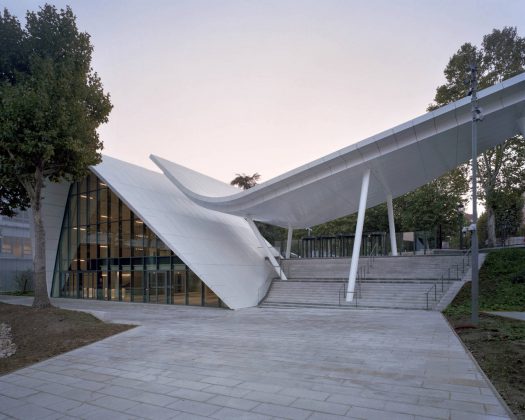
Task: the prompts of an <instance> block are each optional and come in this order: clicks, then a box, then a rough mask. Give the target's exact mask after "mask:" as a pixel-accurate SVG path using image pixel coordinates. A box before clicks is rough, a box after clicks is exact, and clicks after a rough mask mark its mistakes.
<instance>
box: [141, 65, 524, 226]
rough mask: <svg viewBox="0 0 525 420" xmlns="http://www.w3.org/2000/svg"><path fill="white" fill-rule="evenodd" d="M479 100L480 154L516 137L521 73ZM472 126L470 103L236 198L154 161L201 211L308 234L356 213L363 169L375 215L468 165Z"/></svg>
mask: <svg viewBox="0 0 525 420" xmlns="http://www.w3.org/2000/svg"><path fill="white" fill-rule="evenodd" d="M478 98H479V105H480V106H481V107H482V109H483V114H484V116H485V119H484V121H483V122H482V123H480V124H479V125H478V127H479V129H478V152H479V153H481V152H483V151H484V150H486V149H488V148H490V147H493V146H495V145H496V144H498V143H502V142H503V141H504V140H505V139H507V138H509V137H511V136H513V135H515V134H517V133H518V132H519V131H518V124H517V121H518V119H520V118H523V117H524V116H525V73H523V74H520V75H518V76H516V77H514V78H512V79H509V80H506V81H505V82H503V83H500V84H498V85H495V86H492V87H490V88H488V89H485V90H483V91H480V92H479V93H478ZM378 117H380V114H379V113H378ZM471 118H472V117H471V105H470V98H464V99H461V100H459V101H457V102H454V103H452V104H449V105H447V106H444V107H442V108H439V109H438V110H435V111H432V112H428V113H426V114H424V115H422V116H420V117H418V118H415V119H413V120H411V121H408V122H406V123H404V124H401V125H398V126H397V127H394V128H392V129H390V130H387V131H384V132H382V133H380V134H377V135H375V136H372V137H370V138H368V139H365V140H363V141H361V142H359V143H356V144H352V145H350V146H348V147H345V148H343V149H341V150H338V151H336V152H334V153H331V154H329V155H327V156H325V157H322V158H320V159H317V160H315V161H313V162H311V163H309V164H306V165H303V166H301V167H299V168H297V169H294V170H292V171H289V172H287V173H285V174H283V175H281V176H278V177H276V178H274V179H272V180H269V181H267V182H264V183H262V184H259V185H257V186H255V187H253V188H251V189H249V190H247V191H240V192H239V190H238V189H236V188H233V187H231V186H229V185H227V184H224V183H222V182H220V181H218V180H216V179H213V178H210V177H208V176H206V175H203V174H200V173H198V172H195V171H193V170H191V169H188V168H185V167H183V166H181V165H179V164H176V163H173V162H170V161H167V160H165V159H162V158H160V157H157V156H151V159H152V160H153V161H154V162H155V163H156V164H157V165H158V166H159V168H161V170H162V171H163V172H164V174H165V175H166V176H167V177H168V178H169V179H170V180H171V181H172V182H173V183H174V184H175V185H176V186H177V187H178V188H179V189H180V190H181V191H182V192H183V193H184V194H185V195H186V196H187V197H188V198H190V199H191V200H192V201H193V202H194V203H196V204H198V205H199V206H201V207H204V208H207V209H210V210H216V211H220V212H223V213H229V214H232V215H238V216H243V217H246V216H249V217H252V218H253V219H255V220H260V221H264V222H268V223H272V224H275V225H279V226H284V227H286V226H292V227H294V228H301V227H309V226H314V225H317V224H320V223H323V222H326V221H329V220H333V219H336V218H338V217H341V216H345V215H348V214H351V213H354V212H356V211H357V209H358V203H359V194H360V188H361V179H362V176H363V173H364V172H365V171H366V170H367V169H371V178H370V186H369V192H368V201H367V207H373V206H375V205H377V204H380V203H382V202H384V201H385V196H386V194H391V195H392V196H393V197H394V198H395V197H399V196H401V195H403V194H405V193H407V192H410V191H412V190H414V189H416V188H418V187H420V186H422V185H424V184H426V183H428V182H429V181H431V180H433V179H435V178H437V177H439V176H441V175H443V174H444V173H446V172H447V171H449V170H451V169H453V168H455V167H457V166H458V165H459V164H461V163H464V162H466V161H468V160H469V158H470V156H471Z"/></svg>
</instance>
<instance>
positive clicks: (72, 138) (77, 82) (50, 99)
mask: <svg viewBox="0 0 525 420" xmlns="http://www.w3.org/2000/svg"><path fill="white" fill-rule="evenodd" d="M0 39H1V40H2V42H1V43H0V212H1V213H2V214H5V215H12V214H13V213H14V212H15V210H16V209H17V208H27V207H29V206H31V208H32V213H33V221H34V225H35V237H36V246H35V261H34V265H35V303H34V304H35V306H47V305H48V304H49V300H48V297H47V288H46V287H45V274H44V271H45V255H44V249H45V248H44V247H45V232H44V231H43V225H42V216H41V205H42V198H43V197H44V194H43V189H44V187H45V182H46V180H48V181H51V182H58V181H60V180H64V179H66V180H74V179H79V178H80V177H82V176H83V175H85V174H86V172H87V169H88V166H89V165H95V164H97V163H99V162H100V160H101V155H100V150H101V149H102V142H101V141H100V139H99V136H98V133H97V131H96V129H97V127H98V126H99V125H100V124H102V123H105V122H107V120H108V115H109V113H110V111H111V108H112V105H111V102H110V98H109V94H106V93H104V91H103V88H102V83H101V80H100V78H99V77H98V75H97V74H96V73H95V72H94V71H93V69H92V68H91V56H92V52H93V46H92V45H91V43H90V37H89V35H88V34H87V33H85V32H80V31H79V30H78V28H77V25H76V18H75V15H74V14H73V11H72V10H71V8H70V7H67V8H66V9H61V10H57V9H56V8H55V7H54V6H51V5H49V4H46V5H44V6H43V7H42V8H40V9H39V10H38V11H37V12H27V15H26V24H25V27H24V28H23V27H22V26H21V24H20V22H19V20H18V19H17V18H16V17H14V16H12V15H11V14H10V13H9V11H8V10H7V9H4V11H3V13H1V12H0Z"/></svg>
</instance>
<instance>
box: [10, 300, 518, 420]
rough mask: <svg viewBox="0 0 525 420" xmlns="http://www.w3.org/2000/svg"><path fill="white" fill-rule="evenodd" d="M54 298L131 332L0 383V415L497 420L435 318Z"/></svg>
mask: <svg viewBox="0 0 525 420" xmlns="http://www.w3.org/2000/svg"><path fill="white" fill-rule="evenodd" d="M0 300H1V301H11V302H13V303H15V302H17V303H23V302H28V300H25V301H24V299H15V298H8V297H2V298H1V299H0ZM53 302H54V304H55V305H57V306H60V307H63V308H67V309H79V310H87V311H91V312H92V313H95V314H96V315H97V316H99V317H100V318H102V319H104V320H107V321H111V322H122V323H133V324H137V325H139V326H138V327H137V328H134V329H132V330H129V331H126V332H124V333H122V334H119V335H117V336H113V337H110V338H108V339H105V340H103V341H100V342H98V343H95V344H92V345H89V346H86V347H83V348H80V349H77V350H74V351H72V352H69V353H66V354H63V355H61V356H58V357H55V358H53V359H50V360H47V361H45V362H41V363H38V364H36V365H33V366H31V367H28V368H25V369H21V370H19V371H17V372H15V373H12V374H9V375H5V376H2V377H0V413H1V414H0V418H11V417H14V418H20V419H66V418H86V419H98V420H100V419H112V420H114V419H121V418H122V419H135V418H148V419H155V420H162V419H171V418H175V419H205V418H207V419H209V418H212V419H228V420H229V419H271V418H287V419H309V420H314V419H326V420H331V419H348V418H358V419H389V420H392V419H424V418H439V419H488V418H508V417H507V413H506V411H505V409H504V407H503V406H502V404H501V403H500V402H499V399H498V398H497V396H496V395H495V394H494V392H493V391H492V389H491V387H490V385H489V384H488V382H487V381H486V379H485V378H484V376H483V375H482V374H481V372H480V371H479V369H478V368H477V366H476V365H475V363H474V362H473V361H472V360H471V358H470V356H469V355H468V354H467V353H466V352H465V350H464V349H463V346H462V345H461V343H460V342H459V340H458V338H457V337H456V336H455V334H454V333H453V331H452V330H451V329H450V327H449V326H448V324H447V322H446V321H445V319H444V318H443V316H442V315H441V314H440V313H439V312H427V311H400V310H374V311H370V310H323V309H293V310H292V309H274V308H265V309H260V308H251V309H245V310H239V311H229V310H224V309H212V308H199V307H177V306H168V305H147V304H130V303H118V302H99V301H93V302H90V301H85V300H84V301H83V300H67V299H60V300H56V299H55V300H54V301H53Z"/></svg>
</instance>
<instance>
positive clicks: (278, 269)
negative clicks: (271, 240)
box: [246, 217, 287, 280]
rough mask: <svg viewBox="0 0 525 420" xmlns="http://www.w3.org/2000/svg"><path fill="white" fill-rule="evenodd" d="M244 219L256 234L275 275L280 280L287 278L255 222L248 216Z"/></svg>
mask: <svg viewBox="0 0 525 420" xmlns="http://www.w3.org/2000/svg"><path fill="white" fill-rule="evenodd" d="M246 221H247V222H248V224H249V225H250V227H251V228H252V231H253V233H254V235H255V236H256V238H257V240H258V241H259V245H261V247H262V249H263V250H264V251H265V252H266V256H267V257H268V260H269V261H270V264H271V265H272V267H273V268H274V270H275V272H276V273H277V276H278V277H279V278H280V279H281V280H287V278H286V276H285V275H284V272H283V271H282V270H281V267H280V265H279V263H278V262H277V260H276V259H275V257H274V256H273V254H272V251H271V250H270V247H269V246H268V244H267V243H266V239H264V238H263V236H262V235H261V232H259V229H257V226H255V223H253V220H252V219H251V218H250V217H247V218H246Z"/></svg>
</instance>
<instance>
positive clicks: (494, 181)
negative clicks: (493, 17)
mask: <svg viewBox="0 0 525 420" xmlns="http://www.w3.org/2000/svg"><path fill="white" fill-rule="evenodd" d="M470 64H476V65H477V66H478V76H479V82H478V86H479V88H480V89H483V88H486V87H488V86H492V85H493V84H495V83H499V82H502V81H503V80H505V79H508V78H510V77H512V76H515V75H517V74H519V73H521V72H523V71H524V70H525V38H522V37H519V36H518V33H517V29H516V28H515V27H505V28H503V29H502V30H498V29H494V30H493V31H492V33H490V34H488V35H485V36H484V37H483V42H482V44H481V47H480V48H478V47H476V46H474V45H472V44H470V43H465V44H463V45H462V46H461V47H460V48H459V50H458V51H457V52H456V53H455V54H454V55H453V56H452V57H451V58H450V61H449V62H448V64H447V66H446V67H445V70H444V74H445V77H446V80H447V82H446V83H445V84H444V85H442V86H439V87H438V88H437V90H436V96H435V98H434V103H433V104H431V105H430V106H429V110H432V109H435V108H438V107H440V106H443V105H446V104H448V103H450V102H453V101H456V100H458V99H461V98H464V97H465V96H466V95H467V91H468V86H467V85H466V84H465V83H464V79H465V77H466V74H467V70H468V69H469V65H470ZM480 129H482V128H480ZM477 166H478V173H479V185H480V187H481V191H480V198H481V199H482V200H484V202H485V207H486V211H487V235H488V239H487V241H488V245H489V246H494V245H495V244H496V215H495V211H496V209H495V206H496V203H497V200H498V197H499V198H501V194H502V193H506V194H511V195H512V194H513V191H514V190H516V189H518V190H521V191H523V189H524V188H525V143H524V141H523V137H522V136H515V137H512V138H510V139H508V140H507V141H506V142H505V143H504V144H501V145H498V146H496V147H495V148H493V149H490V150H487V151H486V152H484V153H483V154H482V155H481V156H479V157H478V159H477Z"/></svg>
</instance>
